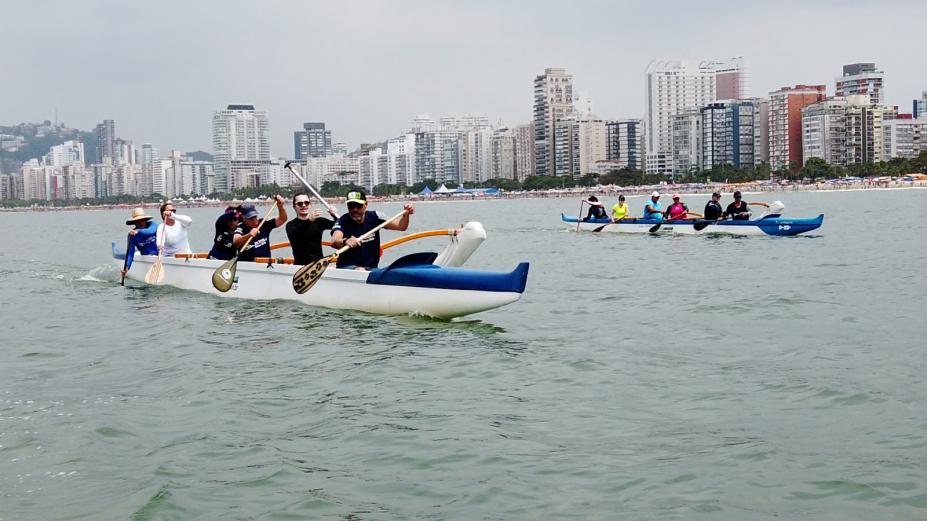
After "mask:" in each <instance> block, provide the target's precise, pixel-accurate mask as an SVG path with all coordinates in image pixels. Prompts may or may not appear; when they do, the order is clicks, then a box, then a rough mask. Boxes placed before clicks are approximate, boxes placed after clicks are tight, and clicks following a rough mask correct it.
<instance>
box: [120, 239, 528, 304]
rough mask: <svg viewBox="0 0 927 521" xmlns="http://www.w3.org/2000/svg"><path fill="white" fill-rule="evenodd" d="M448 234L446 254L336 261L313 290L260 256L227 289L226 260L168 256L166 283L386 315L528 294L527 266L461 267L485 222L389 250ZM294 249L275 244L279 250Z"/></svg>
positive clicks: (139, 275) (136, 269)
mask: <svg viewBox="0 0 927 521" xmlns="http://www.w3.org/2000/svg"><path fill="white" fill-rule="evenodd" d="M434 235H448V236H450V237H451V243H450V244H449V245H448V246H447V247H446V248H445V249H444V250H443V251H442V252H441V253H440V254H438V253H434V252H423V253H414V254H411V255H406V256H405V257H401V258H399V259H398V260H396V261H395V262H393V263H392V264H390V265H389V266H387V267H384V268H377V269H373V270H370V271H358V270H348V269H338V268H336V267H335V266H334V265H329V267H328V268H327V269H326V270H325V272H324V274H323V275H322V278H321V279H319V281H318V283H316V285H315V286H313V287H312V288H311V289H310V290H309V291H307V292H306V293H304V294H301V295H300V294H298V293H296V292H295V291H294V290H293V284H292V281H293V274H294V273H296V271H297V270H298V269H299V268H301V266H299V265H294V264H293V263H292V262H293V260H292V258H289V259H283V258H280V259H275V258H264V259H260V258H259V259H256V261H255V262H239V263H238V270H237V274H236V277H235V278H236V282H235V284H233V286H232V289H231V290H230V291H228V292H227V293H222V292H219V291H218V290H216V289H215V288H214V287H213V285H212V274H213V272H214V271H215V270H216V268H218V267H219V266H221V265H222V264H223V262H225V261H221V260H213V259H207V258H205V256H206V255H205V254H191V255H178V256H175V257H164V258H163V259H162V265H163V270H164V280H163V281H162V284H164V285H169V286H174V287H177V288H181V289H186V290H193V291H200V292H202V293H208V294H210V295H216V296H222V297H237V298H245V299H260V300H266V299H284V300H293V301H297V302H300V303H302V304H306V305H310V306H319V307H325V308H332V309H347V310H355V311H362V312H366V313H374V314H380V315H424V316H430V317H435V318H442V319H449V318H454V317H460V316H464V315H470V314H473V313H479V312H481V311H486V310H490V309H494V308H498V307H501V306H504V305H506V304H511V303H512V302H515V301H517V300H518V299H519V298H521V295H522V293H524V291H525V286H526V284H527V281H528V263H527V262H522V263H520V264H519V265H518V266H517V267H516V268H515V269H514V270H512V271H511V272H492V271H482V270H473V269H465V268H460V267H459V266H460V265H461V264H463V263H464V262H465V261H466V260H467V259H468V258H469V257H470V255H471V254H472V253H473V251H474V250H475V249H476V248H477V247H478V246H479V245H480V244H481V243H482V242H483V240H485V238H486V232H485V231H484V230H483V227H482V225H480V223H478V222H470V223H467V224H466V225H465V226H463V227H462V228H458V229H449V230H435V231H431V232H422V233H418V234H412V235H410V236H406V237H401V238H399V239H396V240H394V241H390V242H388V243H384V244H383V249H386V248H389V247H391V246H394V245H396V244H400V243H402V242H406V241H408V240H412V239H416V238H421V237H427V236H434ZM287 246H289V243H280V244H275V245H274V246H273V249H278V248H283V247H287ZM112 250H113V262H114V264H115V265H116V266H117V267H118V268H119V269H122V266H123V262H124V260H125V252H124V251H120V250H118V249H117V246H116V244H115V243H113V246H112ZM155 259H157V256H156V255H139V254H138V253H137V252H136V254H135V257H134V259H133V261H132V262H133V263H132V268H131V269H130V270H129V272H128V274H127V279H131V280H135V281H139V282H144V280H145V274H146V273H147V272H148V269H149V268H151V266H152V265H153V264H154V261H155Z"/></svg>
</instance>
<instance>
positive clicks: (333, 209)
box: [284, 163, 338, 213]
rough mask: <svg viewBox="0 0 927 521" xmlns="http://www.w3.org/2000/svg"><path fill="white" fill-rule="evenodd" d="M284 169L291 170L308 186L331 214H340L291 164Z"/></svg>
mask: <svg viewBox="0 0 927 521" xmlns="http://www.w3.org/2000/svg"><path fill="white" fill-rule="evenodd" d="M284 168H286V169H287V170H289V171H290V173H291V174H293V175H295V176H296V178H297V179H299V180H300V181H301V182H302V183H303V184H304V185H306V188H308V189H309V191H310V192H312V195H314V196H315V198H316V199H318V200H319V201H320V202H321V203H322V204H324V205H325V207H326V208H328V210H329V211H330V212H334V213H338V209H337V208H335V207H334V206H332V205H330V204H328V201H326V200H325V199H324V198H323V197H322V196H321V195H320V194H319V192H317V191H316V190H315V188H313V187H312V185H311V184H309V182H308V181H306V180H305V179H303V176H301V175H299V174H298V173H297V172H296V170H295V169H294V168H293V167H291V166H290V163H287V164H286V165H284Z"/></svg>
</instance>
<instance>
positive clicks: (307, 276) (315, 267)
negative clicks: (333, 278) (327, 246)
mask: <svg viewBox="0 0 927 521" xmlns="http://www.w3.org/2000/svg"><path fill="white" fill-rule="evenodd" d="M331 260H332V257H325V258H323V259H319V260H317V261H315V262H313V263H312V264H306V265H305V266H303V267H302V268H299V270H297V271H296V273H294V274H293V289H294V290H295V291H296V293H299V294H300V295H302V294H303V293H305V292H307V291H309V289H310V288H312V286H315V283H316V282H318V281H319V279H321V278H322V274H323V273H325V270H326V268H328V263H329V262H331Z"/></svg>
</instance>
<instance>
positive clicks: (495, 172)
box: [490, 127, 515, 179]
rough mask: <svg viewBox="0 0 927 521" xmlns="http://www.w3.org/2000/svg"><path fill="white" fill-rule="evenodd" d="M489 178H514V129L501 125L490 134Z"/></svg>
mask: <svg viewBox="0 0 927 521" xmlns="http://www.w3.org/2000/svg"><path fill="white" fill-rule="evenodd" d="M490 178H491V179H515V131H514V130H512V129H510V128H507V127H503V128H499V129H496V130H495V131H493V134H492V174H491V176H490Z"/></svg>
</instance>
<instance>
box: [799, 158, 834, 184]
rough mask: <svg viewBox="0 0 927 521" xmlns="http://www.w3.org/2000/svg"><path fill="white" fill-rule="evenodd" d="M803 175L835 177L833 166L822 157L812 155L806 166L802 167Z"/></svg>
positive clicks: (810, 177) (812, 177)
mask: <svg viewBox="0 0 927 521" xmlns="http://www.w3.org/2000/svg"><path fill="white" fill-rule="evenodd" d="M801 175H802V176H803V177H807V178H809V179H816V178H819V177H822V178H825V179H829V178H831V177H833V167H832V166H831V165H830V163H828V162H827V161H824V160H823V159H821V158H820V157H812V158H811V159H809V160H808V161H806V162H805V166H804V167H802V169H801Z"/></svg>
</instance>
